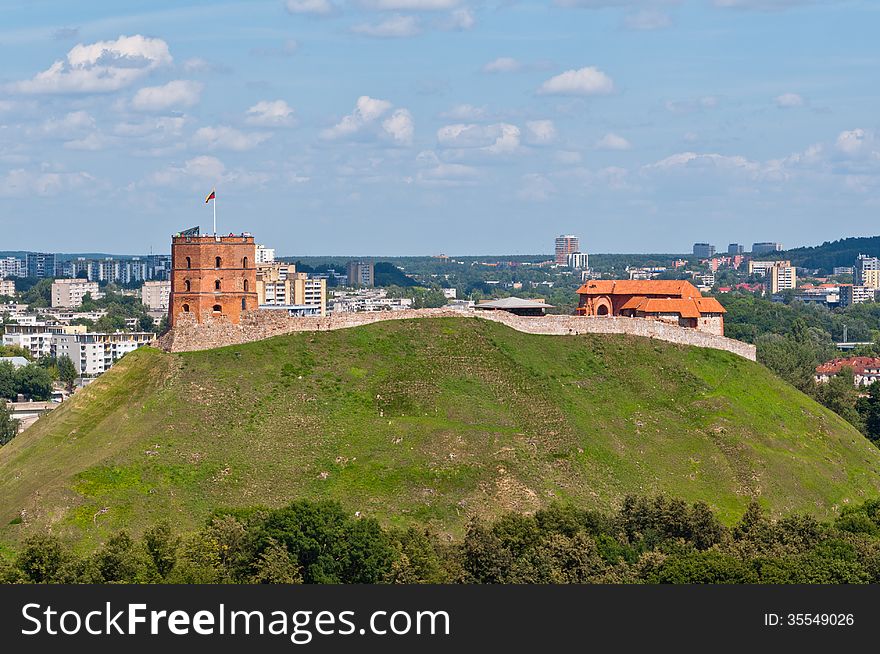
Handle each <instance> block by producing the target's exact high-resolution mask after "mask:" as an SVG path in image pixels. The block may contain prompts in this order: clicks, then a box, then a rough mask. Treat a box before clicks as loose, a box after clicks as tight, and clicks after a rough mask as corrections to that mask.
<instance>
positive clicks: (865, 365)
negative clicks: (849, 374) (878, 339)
mask: <svg viewBox="0 0 880 654" xmlns="http://www.w3.org/2000/svg"><path fill="white" fill-rule="evenodd" d="M844 368H852V371H853V376H854V377H855V384H856V386H870V385H871V384H873V383H874V382H875V381H877V380H878V379H880V357H846V358H839V359H832V360H831V361H826V362H825V363H823V364H822V365H820V366H816V381H817V382H819V383H825V382H827V381H828V380H829V379H831V378H832V377H834V376H835V375H839V374H840V371H841V370H843V369H844Z"/></svg>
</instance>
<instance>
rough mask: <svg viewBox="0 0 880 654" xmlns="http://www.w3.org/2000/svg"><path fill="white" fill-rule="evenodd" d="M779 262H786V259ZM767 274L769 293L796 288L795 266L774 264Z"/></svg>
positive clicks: (773, 293)
mask: <svg viewBox="0 0 880 654" xmlns="http://www.w3.org/2000/svg"><path fill="white" fill-rule="evenodd" d="M780 263H788V262H787V261H784V262H780ZM769 273H770V274H769V275H767V282H766V283H767V290H768V291H769V292H770V294H771V295H775V294H776V293H779V292H780V291H784V290H786V289H790V288H797V268H795V267H793V266H792V265H790V264H789V265H787V266H783V265H775V266H773V267H771V268H770V271H769Z"/></svg>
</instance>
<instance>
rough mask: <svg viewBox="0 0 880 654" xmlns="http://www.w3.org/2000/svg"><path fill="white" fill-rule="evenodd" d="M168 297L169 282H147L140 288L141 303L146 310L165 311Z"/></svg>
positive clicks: (169, 292) (169, 291) (169, 290)
mask: <svg viewBox="0 0 880 654" xmlns="http://www.w3.org/2000/svg"><path fill="white" fill-rule="evenodd" d="M170 296H171V282H170V281H163V280H154V281H148V282H144V285H143V286H141V303H142V304H143V305H144V306H145V307H147V308H148V309H167V308H168V298H169V297H170Z"/></svg>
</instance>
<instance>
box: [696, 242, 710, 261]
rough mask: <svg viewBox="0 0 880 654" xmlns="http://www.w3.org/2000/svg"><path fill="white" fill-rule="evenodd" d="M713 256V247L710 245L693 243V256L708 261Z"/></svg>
mask: <svg viewBox="0 0 880 654" xmlns="http://www.w3.org/2000/svg"><path fill="white" fill-rule="evenodd" d="M714 254H715V246H714V245H712V244H711V243H694V256H695V257H698V258H700V259H708V258H709V257H711V256H712V255H714Z"/></svg>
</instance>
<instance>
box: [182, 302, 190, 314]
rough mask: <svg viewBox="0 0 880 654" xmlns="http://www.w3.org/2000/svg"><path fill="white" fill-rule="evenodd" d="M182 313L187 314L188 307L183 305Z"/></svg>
mask: <svg viewBox="0 0 880 654" xmlns="http://www.w3.org/2000/svg"><path fill="white" fill-rule="evenodd" d="M183 312H184V313H189V305H188V304H184V305H183Z"/></svg>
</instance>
